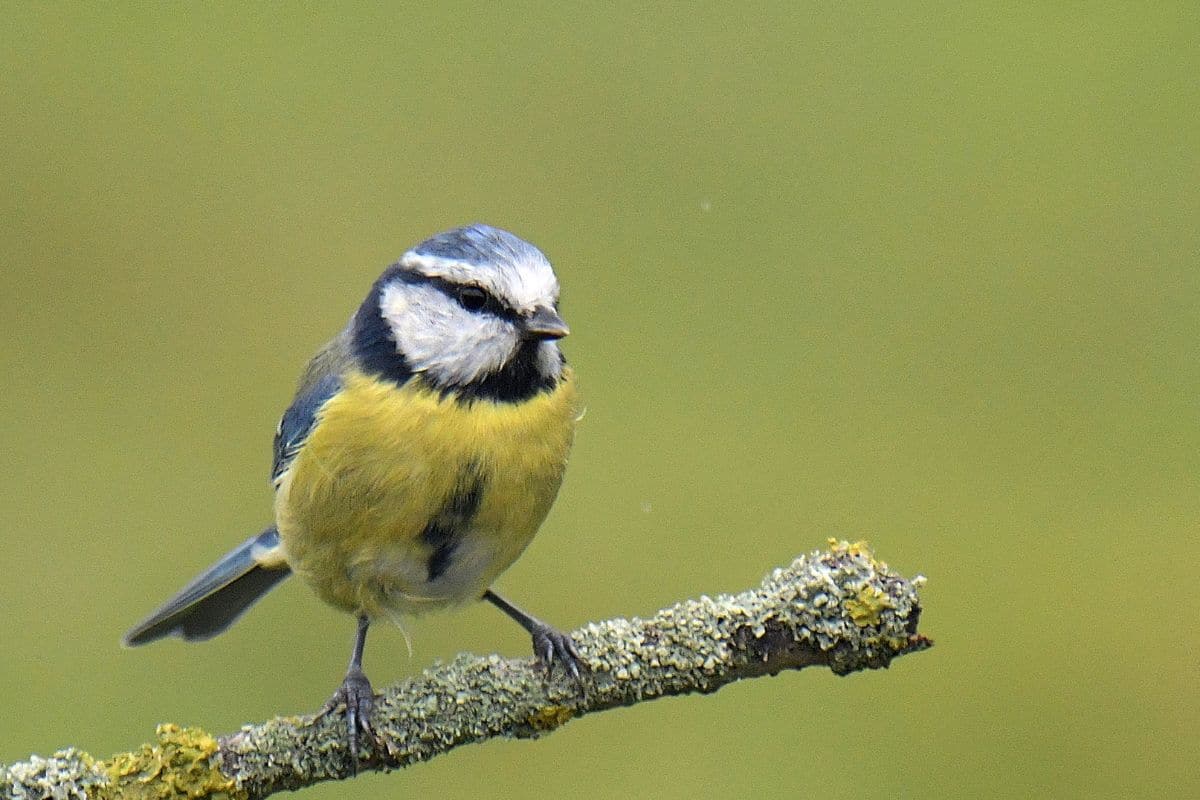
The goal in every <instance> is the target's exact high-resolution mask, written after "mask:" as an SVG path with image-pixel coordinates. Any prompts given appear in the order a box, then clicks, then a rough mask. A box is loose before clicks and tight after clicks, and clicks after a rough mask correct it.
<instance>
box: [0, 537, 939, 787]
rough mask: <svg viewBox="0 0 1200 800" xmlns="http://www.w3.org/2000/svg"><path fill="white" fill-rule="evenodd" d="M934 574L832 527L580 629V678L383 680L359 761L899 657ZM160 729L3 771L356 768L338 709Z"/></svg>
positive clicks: (147, 774)
mask: <svg viewBox="0 0 1200 800" xmlns="http://www.w3.org/2000/svg"><path fill="white" fill-rule="evenodd" d="M921 581H922V579H920V578H916V579H914V580H907V579H905V578H902V577H901V576H899V575H897V574H896V573H894V572H892V571H891V570H890V569H889V568H888V566H887V565H886V564H884V563H882V562H880V561H877V560H876V559H875V558H874V556H873V555H872V554H871V552H870V550H868V549H867V548H866V546H865V545H862V544H848V543H846V542H833V541H831V542H830V549H829V550H828V551H825V552H817V553H813V554H811V555H809V556H807V557H801V558H798V559H796V561H794V562H793V563H792V564H791V566H789V567H787V568H783V569H777V570H775V571H774V572H772V573H771V574H770V575H768V576H767V577H766V578H765V579H764V581H763V583H762V585H761V586H759V587H758V588H756V589H750V590H747V591H744V592H742V593H740V594H737V595H721V596H719V597H716V598H709V597H701V598H700V599H698V600H687V601H684V602H682V603H679V604H677V605H674V606H671V607H670V608H666V609H663V610H662V611H660V612H658V614H656V615H655V616H653V617H651V618H650V619H637V618H633V619H613V620H608V621H605V622H598V623H592V624H589V625H587V626H586V627H584V628H582V629H580V630H577V631H575V632H574V634H573V635H574V638H575V642H576V644H577V645H578V648H579V652H580V654H581V655H582V657H583V661H584V662H585V663H586V664H587V665H588V668H589V669H588V672H587V673H586V674H585V675H584V678H583V683H584V687H583V688H584V691H582V692H581V691H580V687H579V686H578V685H577V684H576V683H575V682H574V681H573V680H572V679H571V678H570V677H568V676H565V675H563V674H562V672H561V670H555V671H554V673H553V674H552V675H549V676H547V674H546V673H545V671H544V670H542V669H540V668H538V667H537V666H536V664H535V663H534V661H533V660H532V659H530V658H526V659H508V658H501V657H500V656H495V655H492V656H485V657H479V656H470V655H461V656H459V657H458V658H456V659H454V660H453V661H452V662H450V663H449V664H435V665H434V666H432V667H430V668H429V669H428V670H426V671H425V672H423V673H422V674H421V675H419V676H416V677H414V678H410V679H408V680H406V681H402V682H401V683H399V684H397V685H395V686H392V687H390V688H389V689H387V690H386V691H384V692H383V693H382V695H381V696H380V697H379V698H378V700H377V701H376V704H375V709H374V713H373V715H372V720H371V722H372V725H373V727H374V729H375V731H376V734H377V736H378V739H379V743H378V744H377V746H375V747H374V748H370V749H368V750H367V751H366V752H365V753H364V754H363V758H362V760H361V762H360V763H359V764H358V771H362V770H367V769H377V770H390V769H397V768H400V767H404V766H407V765H409V764H412V763H414V762H417V761H424V760H426V759H429V758H433V757H434V756H436V755H439V754H440V753H444V752H447V751H448V750H451V749H453V748H455V747H458V746H459V745H462V744H468V743H471V742H478V741H482V740H484V739H489V738H492V737H497V736H505V737H517V738H532V737H536V736H540V735H543V734H546V733H548V732H550V731H552V730H554V729H555V728H557V727H559V726H560V725H562V724H563V723H564V722H566V721H568V720H570V719H574V718H575V717H580V716H583V715H584V714H590V713H593V712H596V711H604V710H606V709H610V708H616V707H618V706H627V705H632V704H634V703H639V702H642V701H645V700H653V699H655V698H658V697H667V696H671V695H682V694H690V693H693V692H700V693H705V694H707V693H709V692H715V691H716V690H717V689H719V688H721V687H722V686H725V685H726V684H729V683H733V682H734V681H738V680H742V679H744V678H756V677H760V676H762V675H774V674H776V673H779V672H781V671H783V670H787V669H802V668H804V667H809V666H816V665H820V666H826V667H829V668H830V669H832V670H833V671H834V672H835V673H836V674H838V675H845V674H848V673H851V672H855V671H858V670H862V669H877V668H880V667H886V666H887V665H888V664H889V662H890V661H891V660H892V659H893V658H895V657H896V656H898V655H902V654H904V653H911V652H916V651H919V650H924V649H926V648H928V647H930V646H931V644H932V643H931V642H930V641H929V640H928V639H926V638H925V637H924V636H921V635H920V634H918V633H917V621H918V617H919V615H920V603H919V600H918V597H917V592H916V589H917V587H918V586H919V585H920V584H921ZM157 733H158V735H157V741H156V742H155V743H154V744H147V745H143V747H142V748H141V749H140V750H137V751H134V752H131V753H123V754H120V755H117V756H114V757H113V758H111V759H108V760H107V761H99V760H96V759H93V758H91V757H90V756H88V755H87V754H86V753H83V752H81V751H78V750H66V751H62V752H59V753H56V754H55V755H54V756H53V757H51V758H48V759H43V758H37V757H34V758H31V759H30V760H29V761H26V762H22V763H19V764H14V765H12V766H10V767H8V768H7V769H3V770H0V791H2V792H3V793H4V794H3V796H4V797H9V798H20V799H21V800H26V799H27V798H28V799H30V800H32V798H51V797H53V798H56V800H65V798H93V800H95V799H98V798H116V797H129V798H164V799H165V798H176V797H178V798H184V797H187V798H191V800H197V799H198V798H208V797H213V798H216V797H221V798H236V799H237V800H242V799H247V800H248V799H249V798H261V797H266V796H267V795H270V794H273V793H275V792H278V791H280V790H283V789H298V788H301V787H304V786H310V785H312V784H314V783H318V782H320V781H327V780H340V779H344V778H348V777H350V776H351V775H353V774H354V773H355V771H356V770H355V769H354V768H353V766H354V765H352V764H351V763H350V760H349V755H348V752H347V747H346V729H345V722H344V720H343V719H342V718H341V717H340V716H338V715H330V716H328V717H326V718H324V719H321V720H318V721H314V720H313V718H312V717H283V718H276V719H274V720H271V721H269V722H266V723H263V724H261V725H247V726H246V727H244V728H242V729H241V730H240V731H238V732H237V733H233V734H230V735H228V736H223V737H220V738H213V737H212V736H210V735H209V734H207V733H205V732H203V731H200V730H197V729H184V728H179V727H177V726H174V725H161V726H159V729H158V732H157Z"/></svg>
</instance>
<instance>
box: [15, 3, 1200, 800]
mask: <svg viewBox="0 0 1200 800" xmlns="http://www.w3.org/2000/svg"><path fill="white" fill-rule="evenodd" d="M730 5H731V6H732V4H730ZM966 5H967V6H968V7H964V4H960V3H947V4H944V5H938V4H933V3H909V4H905V5H904V7H902V8H891V9H883V8H878V7H872V8H857V9H854V8H845V7H843V6H842V5H841V4H828V5H821V6H817V5H807V4H806V5H803V6H800V5H799V4H789V3H779V4H769V5H763V6H759V5H749V6H740V7H739V8H738V10H731V9H729V8H715V7H714V8H707V9H703V8H699V7H688V6H677V7H663V6H661V5H658V4H655V5H653V6H651V5H644V6H642V5H632V4H630V5H619V6H609V7H606V8H603V9H598V10H594V11H588V12H584V11H573V10H569V9H563V8H557V9H556V8H552V7H551V6H550V4H547V5H545V6H543V5H539V4H532V5H528V6H516V5H510V6H509V7H507V8H505V9H504V10H488V11H484V10H479V9H477V8H473V7H472V6H470V5H458V6H456V5H450V4H439V5H438V7H437V9H436V10H428V9H425V10H422V9H421V8H418V7H415V6H414V7H411V8H398V7H394V6H391V5H383V6H357V7H353V8H351V7H349V6H339V7H338V8H337V9H336V10H334V9H332V8H329V9H326V10H320V9H318V8H315V7H312V6H303V7H302V6H299V5H282V4H281V5H275V6H272V7H269V8H267V7H258V8H254V9H245V8H242V7H241V6H240V4H234V5H230V6H226V7H221V6H214V5H204V6H197V5H175V4H171V5H170V6H167V5H166V4H163V5H161V6H160V5H136V6H125V7H117V8H105V9H101V8H95V7H92V5H90V4H80V5H77V6H57V7H46V6H41V5H38V6H33V5H32V4H31V5H28V6H26V5H23V4H22V5H13V4H5V7H4V9H3V14H4V18H5V23H4V25H3V27H2V32H0V91H2V94H3V98H2V113H0V136H2V141H3V144H4V156H3V158H2V159H0V246H2V248H3V264H2V270H0V319H2V321H3V323H2V324H3V326H4V327H3V331H4V342H5V344H4V347H3V351H2V355H0V358H2V359H3V363H2V366H3V372H2V374H3V380H4V386H3V391H0V411H2V412H3V413H2V414H0V471H2V475H3V486H2V488H0V544H2V552H3V577H2V579H0V601H2V605H0V608H2V609H3V614H2V615H0V691H2V692H3V696H2V700H0V704H2V707H3V710H2V713H0V716H2V719H3V722H2V723H0V760H3V761H13V760H18V759H23V758H25V757H27V756H28V755H29V754H30V753H32V752H38V753H43V754H45V753H47V752H49V751H52V750H54V749H56V748H58V747H61V746H65V745H76V746H80V747H83V748H85V749H87V750H89V751H91V752H92V753H94V754H96V755H98V756H105V755H108V754H110V753H112V752H116V751H119V750H122V749H126V748H129V747H131V746H134V745H137V744H138V743H140V742H142V741H145V740H147V739H148V738H149V737H150V735H151V732H152V730H153V726H154V725H155V723H157V722H160V721H176V722H180V723H186V724H197V725H201V726H203V727H205V728H207V729H209V730H211V731H213V732H228V731H230V730H232V729H235V728H236V727H237V726H238V725H240V724H241V723H243V722H250V721H259V720H262V719H264V718H267V717H269V716H271V715H273V714H277V713H296V712H301V711H308V710H312V709H315V708H316V707H317V706H319V705H320V703H321V702H323V701H324V699H325V698H326V697H327V696H328V694H329V693H330V692H331V691H332V689H333V688H334V687H335V685H336V684H337V682H338V681H339V680H340V677H341V675H342V671H343V669H344V666H345V660H346V657H347V653H348V648H349V644H350V639H351V635H352V628H353V626H352V623H351V620H350V619H349V618H346V617H344V616H341V615H339V614H338V613H336V612H334V611H331V610H329V609H326V608H325V607H324V606H322V605H321V604H320V603H319V602H318V601H317V600H316V599H314V598H313V596H312V595H311V594H310V593H309V592H307V591H306V590H305V588H304V587H303V586H301V585H300V584H299V583H294V584H292V583H289V584H286V585H285V586H284V587H283V588H282V589H281V590H280V591H277V592H276V593H274V594H273V595H272V596H271V597H269V598H268V599H267V600H266V601H265V602H264V603H263V604H262V605H261V607H259V608H257V609H256V610H255V611H254V613H252V614H251V615H249V616H248V617H247V618H246V619H245V620H243V621H242V622H241V623H240V624H239V625H237V626H236V627H235V628H234V629H233V630H232V631H230V632H229V633H228V634H227V635H225V636H223V637H221V638H219V639H217V640H215V641H213V642H210V643H208V644H205V645H201V646H187V645H184V644H181V643H178V642H174V641H172V642H168V643H165V644H160V645H157V646H154V647H150V648H146V649H139V650H122V649H121V648H120V647H119V646H118V639H119V637H120V635H121V633H122V632H123V631H124V630H125V629H126V628H127V627H128V626H129V625H130V624H131V623H133V622H136V621H137V620H139V619H140V618H141V617H142V616H143V615H144V614H145V613H146V612H148V611H149V610H150V609H151V608H152V607H153V606H155V605H156V604H157V603H158V602H159V601H161V600H162V599H164V598H165V597H166V596H167V595H168V594H170V593H172V592H174V591H175V590H176V589H177V588H179V587H180V585H181V584H182V583H183V582H184V581H186V580H187V579H189V578H190V577H191V576H192V575H193V574H194V573H195V572H196V571H197V570H198V569H199V568H201V567H202V566H204V565H206V564H207V563H208V562H210V561H211V560H212V559H213V558H214V557H215V556H217V555H218V554H220V553H222V552H223V551H224V550H225V549H226V548H227V547H228V546H230V545H231V544H233V543H235V542H237V541H240V540H241V538H242V537H244V536H246V535H247V534H248V533H251V532H253V531H255V530H257V529H258V528H259V527H260V526H261V525H263V524H264V523H265V522H266V521H267V520H268V519H269V517H268V514H269V510H270V490H269V487H268V484H267V479H266V478H267V471H268V468H269V457H270V452H269V451H270V440H271V435H272V432H273V430H274V426H275V421H276V419H277V417H278V414H279V413H280V412H281V411H282V410H283V408H284V407H285V406H286V404H287V402H288V401H289V399H290V396H291V391H292V388H293V385H294V381H295V379H296V378H297V376H298V374H299V370H300V368H301V366H302V365H303V363H304V362H305V360H306V358H307V357H308V355H309V354H310V353H311V352H312V351H313V350H314V349H315V348H316V347H317V346H318V345H319V344H320V343H321V342H322V341H324V339H326V338H328V337H329V336H330V335H332V334H333V333H334V332H335V331H336V330H338V329H339V328H340V327H341V325H342V324H343V323H344V322H345V320H346V318H347V317H348V315H349V313H350V311H351V310H352V309H353V308H354V307H355V306H356V305H357V303H358V302H359V300H360V299H361V297H362V295H363V294H364V293H365V291H366V288H367V287H368V286H369V284H370V282H371V281H372V280H373V278H374V277H375V275H376V274H377V273H378V272H379V271H380V270H381V269H382V268H383V267H384V266H385V265H387V264H388V263H389V262H390V261H391V260H393V259H395V258H396V257H397V256H398V255H399V254H400V253H402V252H403V251H404V250H405V249H407V248H408V247H409V246H411V245H412V244H414V243H416V242H417V241H419V240H421V239H422V238H424V237H426V236H428V235H429V234H432V233H434V232H436V231H439V230H442V229H445V228H448V227H452V226H455V225H458V224H462V223H465V222H468V221H473V220H477V219H479V220H486V221H489V222H491V223H493V224H497V225H500V226H502V227H506V228H509V229H511V230H513V231H515V232H517V233H519V234H520V235H522V236H524V237H526V238H528V239H530V240H531V241H533V242H535V243H536V244H538V245H539V246H540V247H542V248H543V249H544V250H545V251H546V252H547V253H548V254H549V255H550V257H551V259H552V260H553V261H554V263H555V264H556V267H557V270H558V272H559V275H560V278H561V280H562V283H563V284H564V287H565V291H564V311H565V314H566V316H567V318H568V320H569V322H570V323H571V326H572V329H573V330H574V331H575V333H574V334H573V335H572V336H571V337H570V339H569V340H568V341H567V342H566V350H567V353H568V357H569V358H570V359H571V360H572V362H573V363H574V364H575V365H576V367H577V369H578V372H579V374H580V376H581V381H582V385H583V388H584V391H585V392H586V396H587V402H588V410H587V415H586V417H585V419H584V421H583V423H582V427H581V428H580V432H579V436H578V440H577V443H576V450H575V455H574V458H573V461H572V464H571V468H570V470H569V471H568V477H567V482H566V484H565V487H564V490H563V493H562V495H561V497H560V500H559V502H558V504H557V506H556V507H555V510H554V511H553V513H552V514H551V517H550V519H549V521H548V522H547V523H546V525H545V527H544V528H543V531H542V534H541V536H540V537H539V538H538V539H537V540H536V542H535V544H534V545H533V547H531V549H530V550H529V551H528V553H527V554H526V555H525V557H524V558H523V559H522V560H521V561H520V562H518V564H517V565H516V566H514V567H513V569H512V570H511V571H510V572H509V573H507V574H506V575H505V576H504V577H503V578H502V579H501V581H500V584H499V586H500V588H502V589H503V590H505V591H506V592H507V593H508V594H510V595H512V596H513V598H514V599H515V600H517V601H518V602H520V603H521V604H523V605H526V606H528V607H530V608H531V609H532V610H534V611H536V612H537V613H539V614H540V615H542V616H544V617H546V618H548V619H550V620H553V621H555V622H557V623H559V624H561V625H563V626H573V625H577V624H581V623H583V622H585V621H587V620H589V619H600V618H604V617H607V616H614V615H630V614H648V613H651V612H652V611H654V610H655V609H656V608H658V607H660V606H662V605H664V604H666V603H668V602H670V601H673V600H675V599H678V598H682V597H685V596H690V595H697V594H700V593H712V592H716V591H722V590H736V589H740V588H742V587H744V586H747V585H751V584H753V583H755V582H757V580H758V579H759V578H760V576H761V575H762V574H763V573H764V572H766V571H767V570H768V569H769V568H771V567H773V566H775V565H778V564H783V563H786V562H787V561H789V560H790V559H791V558H792V557H793V556H794V555H796V554H797V553H800V552H804V551H808V550H811V549H813V548H816V547H820V546H823V544H824V541H825V539H826V538H827V537H829V536H838V537H845V538H852V539H853V538H867V539H868V540H870V541H871V542H872V544H873V545H874V546H875V547H876V550H877V552H878V553H879V555H880V556H881V557H882V558H884V559H886V560H888V561H889V562H890V563H892V564H893V565H894V566H896V567H897V568H899V569H900V570H901V571H903V572H906V573H908V574H913V573H917V572H921V573H924V574H926V575H928V577H929V584H928V586H927V587H926V588H925V589H924V591H923V597H924V598H925V603H926V613H925V615H924V616H923V617H922V626H923V629H924V631H925V632H926V633H927V634H929V635H930V636H932V637H934V638H935V639H936V641H937V647H936V648H935V649H934V650H932V651H930V652H929V653H925V654H921V655H918V656H912V657H908V658H904V659H901V660H900V661H898V662H897V663H896V664H895V665H894V666H893V668H892V669H891V670H890V671H888V672H875V673H870V674H859V675H854V676H851V677H849V678H846V679H840V678H836V677H834V676H832V675H830V674H829V673H827V672H820V671H815V670H814V671H807V672H803V673H799V674H789V675H785V676H781V677H778V678H774V679H769V680H756V681H752V682H749V683H746V684H743V685H738V686H734V687H731V688H728V689H725V690H723V691H722V692H720V693H719V694H718V695H716V696H713V697H708V698H699V697H697V698H685V699H682V700H667V701H661V702H657V703H649V704H644V705H641V706H638V707H635V708H630V709H627V710H620V711H615V712H611V713H606V714H603V715H599V716H596V717H590V718H587V719H584V720H581V721H578V722H575V723H572V724H571V725H569V726H567V727H566V728H564V729H563V730H561V731H559V732H558V733H556V734H554V735H553V736H551V737H549V738H547V739H545V740H542V741H540V742H536V743H529V742H492V743H488V744H485V745H481V746H475V747H469V748H463V749H460V750H458V751H456V752H454V753H452V754H450V755H449V756H447V757H443V758H439V759H437V760H436V761H434V762H431V763H429V764H425V765H421V766H419V767H416V768H413V769H410V770H407V771H406V772H403V773H399V774H392V775H368V776H364V777H362V778H360V779H358V780H357V781H355V782H353V783H345V784H341V785H326V786H322V787H318V788H316V789H312V790H309V791H308V792H307V793H306V795H305V796H306V797H310V798H335V797H336V798H341V797H356V798H366V797H381V798H382V797H397V796H412V797H526V796H535V795H536V796H541V797H546V796H590V797H661V798H673V797H678V798H696V797H728V796H737V797H741V796H746V797H756V798H769V797H784V796H793V795H796V794H801V795H813V796H821V797H863V796H887V797H945V796H960V797H1005V796H1008V797H1027V796H1057V797H1129V796H1162V795H1166V796H1180V797H1183V796H1195V795H1196V794H1197V793H1200V771H1198V770H1197V767H1196V756H1197V750H1196V747H1197V744H1196V742H1197V740H1196V731H1197V721H1198V719H1200V689H1198V688H1197V687H1198V681H1197V678H1198V677H1200V646H1198V642H1200V638H1198V636H1197V633H1196V631H1197V619H1198V617H1200V589H1198V588H1197V586H1198V584H1197V579H1196V565H1197V563H1198V557H1200V548H1198V546H1197V534H1198V533H1200V525H1198V521H1200V486H1198V476H1200V457H1198V452H1200V408H1198V401H1197V398H1198V396H1200V358H1198V352H1200V350H1198V339H1200V189H1198V186H1200V157H1198V153H1200V121H1198V114H1200V111H1198V109H1200V46H1198V45H1197V41H1200V12H1198V11H1197V10H1196V5H1195V4H1194V3H1190V2H1189V3H1157V4H1137V3H1131V4H1128V5H1118V4H1102V3H1090V4H1089V3H1015V4H1014V3H1007V4H999V5H997V6H995V7H990V8H989V7H987V6H984V5H982V4H966ZM408 630H409V632H410V635H411V637H412V639H413V644H414V648H415V651H416V652H415V655H414V656H413V657H412V658H411V659H410V658H409V657H408V655H407V652H406V649H405V645H404V642H403V638H402V637H401V636H400V635H399V633H397V632H396V631H394V630H381V631H380V633H379V635H377V636H375V637H373V640H372V642H371V646H370V647H369V648H368V650H367V662H366V663H367V670H368V673H369V674H370V675H371V676H372V677H373V679H374V680H375V681H376V683H377V684H380V685H382V684H386V683H389V682H392V681H394V680H397V679H399V678H401V677H402V676H404V675H407V674H410V673H412V672H414V671H417V670H419V669H421V668H422V667H424V666H425V665H427V664H428V663H429V662H430V661H432V660H433V659H435V658H444V657H448V656H451V655H453V654H454V653H456V652H458V651H460V650H471V651H475V652H491V651H496V650H498V651H500V652H503V653H507V654H514V655H515V654H523V653H524V652H525V651H526V649H527V647H528V644H527V641H526V639H525V637H524V636H523V635H522V633H521V632H520V631H519V630H518V629H517V628H516V626H514V625H511V624H509V623H507V622H506V621H504V620H502V619H501V618H499V617H498V615H497V613H496V612H495V611H494V610H493V609H489V608H485V607H472V608H469V609H466V610H464V611H462V612H460V613H457V614H448V615H440V616H432V617H428V618H421V619H416V620H413V621H412V622H411V623H410V624H409V626H408Z"/></svg>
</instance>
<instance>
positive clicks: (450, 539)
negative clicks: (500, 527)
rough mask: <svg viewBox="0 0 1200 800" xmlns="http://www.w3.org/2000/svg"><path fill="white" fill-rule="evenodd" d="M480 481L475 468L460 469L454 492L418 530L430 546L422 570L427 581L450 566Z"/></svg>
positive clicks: (472, 511)
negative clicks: (459, 476)
mask: <svg viewBox="0 0 1200 800" xmlns="http://www.w3.org/2000/svg"><path fill="white" fill-rule="evenodd" d="M483 490H484V482H483V477H482V476H481V475H480V474H479V470H478V468H477V467H475V466H474V465H472V466H471V467H468V468H467V469H466V470H464V471H463V475H462V477H461V478H460V479H459V481H458V486H457V488H455V490H454V494H452V495H451V496H450V499H449V500H448V501H447V502H446V505H444V506H443V507H442V509H441V510H440V511H438V513H437V514H436V515H434V517H433V519H431V520H429V522H428V524H426V525H425V529H424V530H422V531H421V539H422V540H423V541H424V542H425V543H426V544H428V545H429V546H430V547H431V548H433V552H431V553H430V554H429V561H428V562H427V564H426V569H427V571H428V574H429V582H430V583H432V582H433V581H435V580H437V579H438V578H440V577H441V576H442V575H444V574H445V573H446V570H447V569H449V568H450V562H451V561H452V560H453V559H454V551H455V550H457V549H458V544H459V542H460V541H462V537H463V535H464V534H465V533H466V531H467V528H468V527H470V525H471V520H472V519H474V517H475V513H476V512H477V511H478V510H479V501H480V500H481V499H482V498H483Z"/></svg>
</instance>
